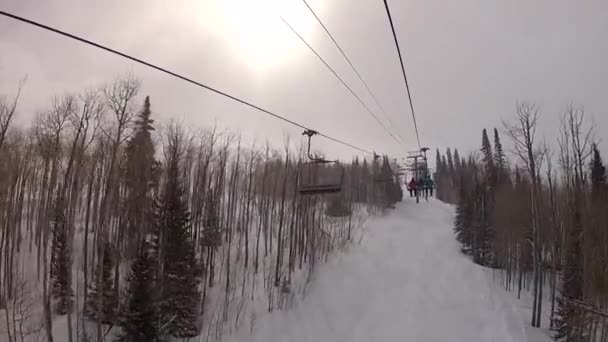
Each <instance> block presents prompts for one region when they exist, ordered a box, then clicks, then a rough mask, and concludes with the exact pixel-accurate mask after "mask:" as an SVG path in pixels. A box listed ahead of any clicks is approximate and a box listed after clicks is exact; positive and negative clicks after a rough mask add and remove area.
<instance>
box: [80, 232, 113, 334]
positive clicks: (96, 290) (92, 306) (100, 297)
mask: <svg viewBox="0 0 608 342" xmlns="http://www.w3.org/2000/svg"><path fill="white" fill-rule="evenodd" d="M113 249H114V247H113V246H112V244H111V243H109V242H105V243H104V252H103V261H102V263H103V264H102V268H103V272H102V279H95V281H94V282H93V283H92V284H91V289H90V292H89V297H88V303H86V305H87V307H86V314H87V316H88V317H90V318H91V319H95V320H98V321H100V322H101V323H104V324H112V323H114V321H115V320H116V309H117V307H118V298H116V292H115V291H114V271H113V270H114V262H115V261H114V258H113V255H114V251H113Z"/></svg>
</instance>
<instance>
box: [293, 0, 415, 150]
mask: <svg viewBox="0 0 608 342" xmlns="http://www.w3.org/2000/svg"><path fill="white" fill-rule="evenodd" d="M302 1H303V2H304V4H305V5H306V7H307V8H308V10H309V11H310V13H311V14H312V15H313V16H314V17H315V19H316V20H317V22H318V23H319V25H321V27H322V28H323V30H324V31H325V33H326V34H327V36H328V37H329V39H331V41H332V42H333V43H334V45H335V46H336V48H337V49H338V51H340V54H341V55H342V57H344V59H345V60H346V62H347V63H348V65H349V66H350V68H351V69H352V70H353V72H354V73H355V75H357V78H358V79H359V81H361V83H362V84H363V85H364V86H365V89H366V90H367V92H368V93H369V94H370V96H371V98H372V99H373V100H374V103H375V104H376V105H377V106H378V108H379V109H380V111H381V112H382V113H383V114H384V117H385V118H386V119H387V120H388V122H389V123H390V124H391V125H392V126H395V123H394V122H393V120H391V118H390V116H389V115H388V114H387V113H386V111H385V110H384V107H382V105H381V104H380V102H379V101H378V98H377V97H376V95H375V94H374V92H373V91H372V90H371V88H370V87H369V85H368V84H367V82H366V81H365V80H364V79H363V76H361V74H360V73H359V71H358V70H357V68H355V65H354V64H353V63H352V61H351V60H350V58H348V55H347V54H346V52H344V50H343V49H342V47H341V46H340V44H338V42H337V41H336V39H335V38H334V36H333V35H332V34H331V32H330V31H329V29H328V28H327V27H326V26H325V24H324V23H323V21H322V20H321V18H319V16H318V15H317V13H316V12H315V11H314V10H313V9H312V7H311V6H310V5H309V4H308V1H306V0H302ZM396 133H397V136H398V137H399V138H400V139H401V141H403V142H405V139H403V136H402V135H401V134H399V131H397V132H396Z"/></svg>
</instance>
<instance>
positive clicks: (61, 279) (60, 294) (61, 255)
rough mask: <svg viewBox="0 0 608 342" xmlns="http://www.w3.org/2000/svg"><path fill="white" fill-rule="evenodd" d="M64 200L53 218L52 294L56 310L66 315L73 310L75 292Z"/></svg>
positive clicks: (59, 204) (60, 202) (59, 203)
mask: <svg viewBox="0 0 608 342" xmlns="http://www.w3.org/2000/svg"><path fill="white" fill-rule="evenodd" d="M62 203H63V201H61V200H58V201H57V202H56V203H55V208H54V214H53V218H52V220H51V226H52V227H51V228H52V246H51V282H52V283H51V284H52V296H53V298H54V299H56V300H57V304H56V312H57V314H59V315H65V314H67V313H68V312H70V311H71V310H72V303H73V297H74V293H73V291H72V287H71V286H70V284H71V281H70V278H71V276H72V272H71V269H72V252H71V249H70V246H69V242H68V232H67V227H66V220H65V215H64V214H63V209H62V208H63V204H62Z"/></svg>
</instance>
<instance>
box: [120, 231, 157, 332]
mask: <svg viewBox="0 0 608 342" xmlns="http://www.w3.org/2000/svg"><path fill="white" fill-rule="evenodd" d="M151 247H152V246H151V245H150V244H149V243H148V242H146V241H144V242H142V244H141V247H140V248H139V250H138V254H137V256H136V258H135V260H134V261H133V264H132V265H131V272H130V274H129V278H128V289H127V299H126V303H125V306H124V310H123V313H122V319H121V327H122V334H121V335H120V337H119V338H118V341H120V342H155V341H158V340H159V332H158V314H157V311H156V309H157V306H156V300H157V299H158V293H157V292H156V289H157V286H156V279H155V267H156V260H155V258H154V253H153V250H152V248H151Z"/></svg>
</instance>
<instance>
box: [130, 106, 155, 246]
mask: <svg viewBox="0 0 608 342" xmlns="http://www.w3.org/2000/svg"><path fill="white" fill-rule="evenodd" d="M151 114H152V112H151V110H150V97H148V96H146V99H145V101H144V106H143V109H142V111H141V112H140V113H139V114H138V116H137V120H136V121H135V129H134V134H133V136H132V138H131V139H130V140H129V141H128V143H127V147H126V149H125V158H126V162H125V182H126V184H125V185H126V191H127V195H126V207H127V227H128V229H127V234H128V240H129V241H133V242H135V243H137V241H141V239H142V237H143V236H144V235H145V234H146V233H148V232H149V230H150V229H151V227H152V222H151V217H152V216H153V215H152V211H153V200H152V190H153V189H154V188H155V187H156V185H157V183H158V166H157V162H156V160H155V159H154V154H155V149H154V143H153V141H152V131H154V126H153V124H154V120H152V119H151V118H150V116H151ZM131 249H132V250H137V246H136V245H133V246H132V248H131Z"/></svg>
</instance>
